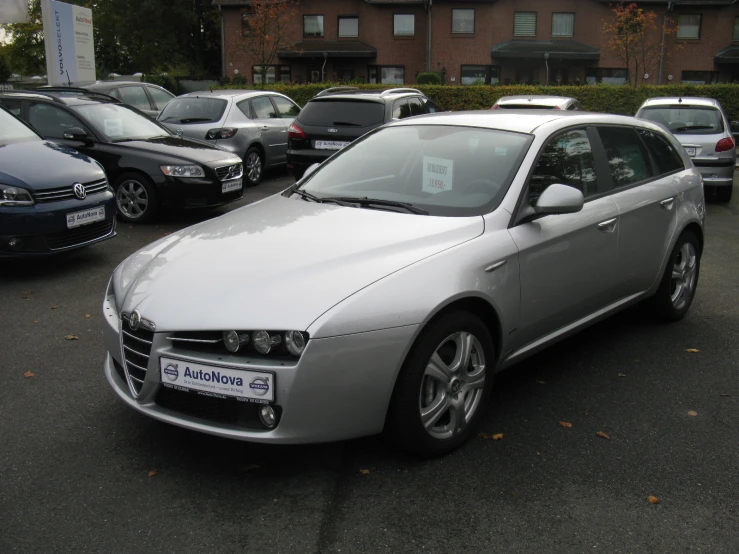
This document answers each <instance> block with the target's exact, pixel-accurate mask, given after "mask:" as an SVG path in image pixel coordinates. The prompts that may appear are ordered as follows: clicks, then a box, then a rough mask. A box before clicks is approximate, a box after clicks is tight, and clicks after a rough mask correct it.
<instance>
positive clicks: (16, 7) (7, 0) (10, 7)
mask: <svg viewBox="0 0 739 554" xmlns="http://www.w3.org/2000/svg"><path fill="white" fill-rule="evenodd" d="M7 23H28V0H0V25H5V24H7Z"/></svg>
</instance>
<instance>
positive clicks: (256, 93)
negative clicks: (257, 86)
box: [177, 89, 285, 98]
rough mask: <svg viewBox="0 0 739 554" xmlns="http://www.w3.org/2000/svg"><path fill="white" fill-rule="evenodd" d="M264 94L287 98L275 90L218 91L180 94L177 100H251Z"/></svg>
mask: <svg viewBox="0 0 739 554" xmlns="http://www.w3.org/2000/svg"><path fill="white" fill-rule="evenodd" d="M264 94H276V95H278V96H285V95H284V94H281V93H279V92H275V91H273V90H249V89H218V90H199V91H197V92H188V93H185V94H180V95H179V96H178V97H177V98H192V97H199V96H202V97H204V98H205V97H214V96H220V97H224V98H236V97H240V98H251V97H253V96H262V95H264Z"/></svg>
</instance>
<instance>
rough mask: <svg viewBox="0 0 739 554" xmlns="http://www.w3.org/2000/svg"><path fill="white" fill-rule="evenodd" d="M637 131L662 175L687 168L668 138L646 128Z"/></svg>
mask: <svg viewBox="0 0 739 554" xmlns="http://www.w3.org/2000/svg"><path fill="white" fill-rule="evenodd" d="M636 133H637V134H638V135H639V136H640V137H641V139H642V140H643V141H644V144H646V146H647V149H648V150H649V152H650V153H651V154H652V157H653V158H654V161H655V163H656V164H657V170H658V171H659V174H660V175H664V174H665V173H671V172H673V171H677V170H682V169H685V164H683V161H682V159H681V158H680V154H678V153H677V151H676V150H675V148H674V147H673V146H672V145H671V144H670V143H669V142H668V141H667V139H666V138H664V137H663V136H661V135H659V134H657V133H655V132H654V131H647V130H646V129H640V130H638V131H637V132H636Z"/></svg>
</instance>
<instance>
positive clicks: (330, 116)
mask: <svg viewBox="0 0 739 554" xmlns="http://www.w3.org/2000/svg"><path fill="white" fill-rule="evenodd" d="M440 111H441V110H440V109H439V107H438V106H437V105H436V104H434V103H433V102H432V101H431V100H430V99H429V98H427V97H426V96H424V94H423V93H422V92H421V91H419V90H416V89H413V88H393V89H388V90H385V91H366V90H364V91H363V90H360V89H358V88H356V87H333V88H328V89H326V90H322V91H321V92H319V93H318V94H317V95H316V96H315V97H313V98H312V99H311V100H309V101H308V102H307V103H306V105H305V106H304V107H303V109H302V110H301V112H300V114H299V115H298V117H297V118H296V119H295V121H294V122H293V124H292V125H290V127H289V128H288V133H287V134H288V146H287V170H288V172H290V174H291V175H293V176H295V178H297V179H300V178H301V177H302V176H303V173H305V170H306V169H308V167H310V166H311V165H313V164H314V163H322V162H323V161H324V160H326V159H327V158H328V157H329V156H331V155H332V154H333V153H334V152H337V151H338V150H341V149H342V148H344V147H345V146H347V145H348V144H349V143H351V142H352V141H353V140H355V139H358V138H359V137H361V136H362V135H364V134H365V133H367V132H369V131H371V130H372V129H375V128H377V127H379V126H381V125H384V124H385V123H388V122H390V121H395V120H398V119H403V118H405V117H410V116H413V115H422V114H427V113H434V112H440Z"/></svg>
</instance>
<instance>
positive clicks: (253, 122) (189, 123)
mask: <svg viewBox="0 0 739 554" xmlns="http://www.w3.org/2000/svg"><path fill="white" fill-rule="evenodd" d="M299 113H300V106H298V105H297V104H296V103H295V102H293V101H292V100H291V99H290V98H288V97H287V96H285V95H283V94H279V93H277V92H270V91H255V90H214V91H211V92H192V93H190V94H183V95H182V96H178V97H177V98H175V99H174V100H172V101H171V102H169V104H167V106H166V107H165V108H164V110H163V111H162V113H161V114H160V115H159V118H158V121H159V122H160V123H162V124H163V125H165V126H166V127H168V128H169V129H171V130H172V131H174V132H175V133H177V134H179V135H184V136H186V137H191V138H196V139H201V140H207V141H209V142H211V143H213V144H217V145H218V146H220V147H221V148H225V149H226V150H229V151H231V152H233V153H234V154H236V155H238V156H240V157H241V158H242V159H243V161H244V177H245V179H246V180H247V182H248V184H250V185H256V184H257V183H259V181H260V180H261V178H262V174H263V172H264V169H265V168H268V167H274V166H278V165H284V164H286V163H287V129H288V127H290V124H291V123H292V122H293V120H294V119H295V117H296V116H297V115H298V114H299Z"/></svg>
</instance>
